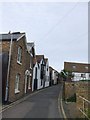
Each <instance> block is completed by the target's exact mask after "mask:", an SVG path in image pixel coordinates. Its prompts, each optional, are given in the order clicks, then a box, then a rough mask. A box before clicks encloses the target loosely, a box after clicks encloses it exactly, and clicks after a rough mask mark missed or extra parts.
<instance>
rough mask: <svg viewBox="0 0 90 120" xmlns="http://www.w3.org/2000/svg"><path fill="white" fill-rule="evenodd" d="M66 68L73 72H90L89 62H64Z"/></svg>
mask: <svg viewBox="0 0 90 120" xmlns="http://www.w3.org/2000/svg"><path fill="white" fill-rule="evenodd" d="M64 69H65V70H67V71H72V72H79V73H87V72H89V73H90V64H88V63H75V62H64Z"/></svg>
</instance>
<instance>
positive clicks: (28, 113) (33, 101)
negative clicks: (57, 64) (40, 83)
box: [2, 84, 63, 118]
mask: <svg viewBox="0 0 90 120" xmlns="http://www.w3.org/2000/svg"><path fill="white" fill-rule="evenodd" d="M60 91H61V85H60V84H59V85H55V86H52V87H49V88H45V89H43V90H42V91H40V92H38V93H36V94H33V95H32V96H30V97H29V98H28V99H26V100H25V101H23V102H22V103H19V104H17V105H14V106H13V107H11V108H9V109H7V110H5V111H4V112H3V113H2V117H3V118H63V116H62V112H61V111H60V110H59V109H58V97H59V93H60Z"/></svg>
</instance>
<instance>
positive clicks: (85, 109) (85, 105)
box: [79, 96, 90, 120]
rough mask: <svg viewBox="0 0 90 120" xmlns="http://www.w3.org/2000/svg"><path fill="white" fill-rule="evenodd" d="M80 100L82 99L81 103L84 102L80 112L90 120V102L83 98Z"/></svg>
mask: <svg viewBox="0 0 90 120" xmlns="http://www.w3.org/2000/svg"><path fill="white" fill-rule="evenodd" d="M79 98H80V99H81V100H80V102H81V101H82V107H80V108H79V110H80V112H81V113H82V114H83V115H84V116H85V117H86V118H88V119H89V120H90V115H88V114H89V106H90V101H89V100H87V99H86V98H84V97H82V96H79Z"/></svg>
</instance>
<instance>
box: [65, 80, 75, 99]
mask: <svg viewBox="0 0 90 120" xmlns="http://www.w3.org/2000/svg"><path fill="white" fill-rule="evenodd" d="M64 90H65V91H64V92H65V93H64V95H65V99H68V98H70V97H71V96H73V95H74V94H75V93H76V86H75V82H65V87H64Z"/></svg>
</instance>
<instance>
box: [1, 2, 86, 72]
mask: <svg viewBox="0 0 90 120" xmlns="http://www.w3.org/2000/svg"><path fill="white" fill-rule="evenodd" d="M72 1H73V0H72ZM9 31H11V32H19V31H20V32H25V33H26V38H27V42H32V41H33V42H34V43H35V51H36V54H44V56H45V57H46V58H48V59H49V65H50V66H52V67H53V68H55V69H56V70H58V71H61V70H62V69H63V68H64V62H65V61H67V62H82V63H86V62H88V1H87V0H85V1H84V0H78V1H77V0H76V1H75V0H74V1H73V2H70V1H64V2H62V1H61V2H60V1H59V0H56V2H55V1H54V0H53V1H49V2H47V1H46V2H41V1H40V0H39V2H36V1H35V0H34V1H33V2H29V1H28V0H26V2H25V1H23V2H22V1H20V2H16V0H14V2H11V1H10V0H9V1H7V2H6V1H5V0H4V1H3V2H2V1H1V2H0V33H8V32H9Z"/></svg>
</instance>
